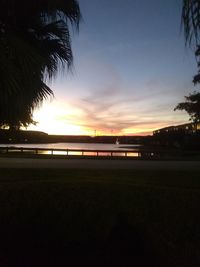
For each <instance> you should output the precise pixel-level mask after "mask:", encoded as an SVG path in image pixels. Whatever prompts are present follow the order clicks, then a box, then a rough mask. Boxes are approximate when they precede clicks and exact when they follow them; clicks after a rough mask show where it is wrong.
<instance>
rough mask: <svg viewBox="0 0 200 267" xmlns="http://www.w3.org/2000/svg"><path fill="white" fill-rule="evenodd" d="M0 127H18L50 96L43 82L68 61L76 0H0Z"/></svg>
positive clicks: (75, 21) (77, 17)
mask: <svg viewBox="0 0 200 267" xmlns="http://www.w3.org/2000/svg"><path fill="white" fill-rule="evenodd" d="M0 4H1V6H2V7H3V8H1V10H0V49H1V53H0V125H9V126H16V127H19V126H21V125H27V124H29V123H31V122H33V120H32V113H33V110H34V109H35V107H37V106H38V105H40V104H41V103H42V101H43V100H44V99H45V98H47V97H48V96H50V95H53V92H52V90H51V89H50V88H49V87H48V86H47V82H48V81H49V80H51V79H52V78H54V77H55V76H56V74H57V73H58V71H59V70H63V69H64V68H65V66H68V67H70V65H71V64H72V61H73V55H72V49H71V38H70V29H71V28H70V24H71V25H72V27H73V26H75V27H76V28H77V29H78V26H79V21H80V18H81V14H80V9H79V5H78V2H77V1H76V0H40V1H34V0H31V1H30V0H29V1H25V0H0Z"/></svg>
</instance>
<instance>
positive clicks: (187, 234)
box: [0, 169, 200, 267]
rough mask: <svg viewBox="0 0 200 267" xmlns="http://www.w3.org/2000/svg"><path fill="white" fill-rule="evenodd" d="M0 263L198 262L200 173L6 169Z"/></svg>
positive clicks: (0, 180)
mask: <svg viewBox="0 0 200 267" xmlns="http://www.w3.org/2000/svg"><path fill="white" fill-rule="evenodd" d="M0 266H1V267H4V266H6V267H7V266H27V267H29V266H31V267H32V266H42V267H45V266H125V267H126V266H161V267H162V266H164V267H165V266H170V267H173V266H176V267H177V266H180V267H184V266H188V267H193V266H195V267H197V266H200V173H198V172H192V171H190V172H180V171H173V172H172V171H171V172H170V171H165V172H164V171H162V172H160V171H127V170H124V171H123V170H117V171H109V170H56V169H53V170H45V169H23V170H20V169H11V170H6V169H1V170H0Z"/></svg>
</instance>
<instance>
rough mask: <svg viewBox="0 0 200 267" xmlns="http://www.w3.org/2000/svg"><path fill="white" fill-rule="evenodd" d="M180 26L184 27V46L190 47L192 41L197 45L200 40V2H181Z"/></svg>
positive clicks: (197, 0)
mask: <svg viewBox="0 0 200 267" xmlns="http://www.w3.org/2000/svg"><path fill="white" fill-rule="evenodd" d="M182 24H183V27H184V33H185V40H186V44H189V45H191V43H192V41H195V44H198V43H199V41H200V39H199V37H200V36H199V35H200V1H199V0H183V3H182Z"/></svg>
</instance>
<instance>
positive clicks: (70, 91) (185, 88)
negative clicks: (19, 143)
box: [30, 0, 197, 135]
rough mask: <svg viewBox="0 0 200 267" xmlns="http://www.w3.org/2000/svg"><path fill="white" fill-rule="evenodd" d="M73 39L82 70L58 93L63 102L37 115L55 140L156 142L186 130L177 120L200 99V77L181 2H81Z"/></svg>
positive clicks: (58, 85) (57, 85)
mask: <svg viewBox="0 0 200 267" xmlns="http://www.w3.org/2000/svg"><path fill="white" fill-rule="evenodd" d="M79 3H80V8H81V12H82V15H83V21H82V23H81V25H80V31H79V34H78V35H77V34H76V33H75V32H74V33H72V48H73V53H74V66H73V68H72V71H71V72H67V71H66V72H64V73H61V74H60V75H58V77H57V79H56V80H55V81H53V82H52V84H51V85H50V86H51V87H52V89H53V91H54V94H55V98H54V99H53V100H49V101H46V102H45V103H44V104H43V106H42V107H40V109H38V110H37V111H35V113H34V118H35V120H36V121H38V124H37V126H36V127H30V129H36V130H42V131H46V132H48V133H55V134H90V135H92V134H93V133H94V131H95V130H96V132H97V134H116V135H117V134H121V135H124V134H149V133H151V132H152V130H154V129H157V128H161V127H165V126H168V125H172V124H173V125H174V124H179V123H184V122H187V121H188V116H187V114H186V113H184V112H177V111H176V112H174V111H173V109H174V107H175V106H176V104H177V103H178V102H180V101H183V100H184V95H188V94H189V93H190V92H193V91H194V90H195V88H194V87H193V84H192V77H193V75H194V74H196V72H197V67H196V62H195V58H194V56H193V51H191V50H190V49H188V48H186V47H185V43H184V37H183V33H182V32H181V30H180V24H181V4H182V1H181V0H168V1H164V0H151V1H148V0H135V1H134V0H109V1H106V0H101V1H99V0H93V1H91V0H80V1H79Z"/></svg>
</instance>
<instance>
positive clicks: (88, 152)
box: [0, 146, 140, 157]
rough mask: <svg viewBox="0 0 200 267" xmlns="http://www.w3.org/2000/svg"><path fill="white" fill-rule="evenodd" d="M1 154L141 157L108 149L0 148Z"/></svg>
mask: <svg viewBox="0 0 200 267" xmlns="http://www.w3.org/2000/svg"><path fill="white" fill-rule="evenodd" d="M0 153H6V154H10V153H20V154H35V155H38V154H42V155H63V156H64V155H65V156H94V157H99V156H110V157H115V156H117V157H120V156H121V157H139V156H140V151H139V150H107V149H99V150H96V149H61V148H38V147H14V146H13V147H12V146H7V147H0Z"/></svg>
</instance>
